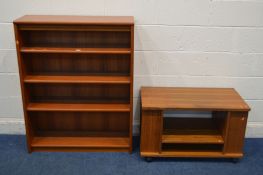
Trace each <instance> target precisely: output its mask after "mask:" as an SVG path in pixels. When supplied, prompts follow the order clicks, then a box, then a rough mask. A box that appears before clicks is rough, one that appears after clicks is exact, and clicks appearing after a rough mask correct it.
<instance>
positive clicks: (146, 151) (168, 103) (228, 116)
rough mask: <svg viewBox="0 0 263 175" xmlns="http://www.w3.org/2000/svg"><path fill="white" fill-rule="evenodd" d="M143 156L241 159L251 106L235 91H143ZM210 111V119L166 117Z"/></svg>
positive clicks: (162, 88) (144, 89)
mask: <svg viewBox="0 0 263 175" xmlns="http://www.w3.org/2000/svg"><path fill="white" fill-rule="evenodd" d="M141 106H142V115H141V156H142V157H146V158H149V157H214V158H241V157H242V156H243V143H244V136H245V129H246V123H247V117H248V111H249V110H250V108H249V106H248V105H247V104H246V103H245V102H244V100H243V99H242V98H241V97H240V95H239V94H238V93H237V92H236V91H235V90H234V89H232V88H172V87H171V88H170V87H142V88H141ZM167 110H172V111H210V112H211V114H212V117H211V118H207V117H200V118H196V117H195V118H194V117H193V118H191V117H164V111H167Z"/></svg>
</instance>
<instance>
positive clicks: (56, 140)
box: [14, 15, 134, 152]
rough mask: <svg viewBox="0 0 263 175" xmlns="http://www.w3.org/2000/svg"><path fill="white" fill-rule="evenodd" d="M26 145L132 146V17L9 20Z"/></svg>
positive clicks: (35, 147) (74, 148) (43, 148)
mask: <svg viewBox="0 0 263 175" xmlns="http://www.w3.org/2000/svg"><path fill="white" fill-rule="evenodd" d="M14 30H15V36H16V47H17V55H18V63H19V73H20V82H21V89H22V97H23V108H24V117H25V125H26V135H27V143H28V150H29V152H31V151H127V152H131V151H132V121H133V54H134V46H133V45H134V44H133V43H134V22H133V17H96V16H93V17H88V16H41V15H40V16H23V17H21V18H19V19H17V20H15V21H14Z"/></svg>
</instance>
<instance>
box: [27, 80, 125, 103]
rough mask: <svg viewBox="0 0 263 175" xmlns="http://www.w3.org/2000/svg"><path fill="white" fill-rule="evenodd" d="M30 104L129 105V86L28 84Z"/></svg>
mask: <svg viewBox="0 0 263 175" xmlns="http://www.w3.org/2000/svg"><path fill="white" fill-rule="evenodd" d="M27 87H28V90H29V92H30V102H51V103H52V102H54V103H130V94H129V92H130V86H129V84H128V85H120V84H118V85H107V84H99V85H97V84H91V85H89V86H87V85H85V84H30V85H27Z"/></svg>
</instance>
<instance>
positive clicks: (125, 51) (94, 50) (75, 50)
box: [20, 47, 131, 54]
mask: <svg viewBox="0 0 263 175" xmlns="http://www.w3.org/2000/svg"><path fill="white" fill-rule="evenodd" d="M20 52H22V53H83V54H84V53H85V54H87V53H89V54H130V53H131V49H130V48H64V47H22V48H21V49H20Z"/></svg>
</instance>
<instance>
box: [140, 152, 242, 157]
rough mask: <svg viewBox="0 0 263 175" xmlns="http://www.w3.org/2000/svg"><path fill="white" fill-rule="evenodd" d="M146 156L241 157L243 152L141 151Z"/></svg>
mask: <svg viewBox="0 0 263 175" xmlns="http://www.w3.org/2000/svg"><path fill="white" fill-rule="evenodd" d="M141 156H144V157H202V158H241V157H243V154H242V153H227V154H223V153H222V151H207V152H197V151H162V152H161V153H156V152H141Z"/></svg>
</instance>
